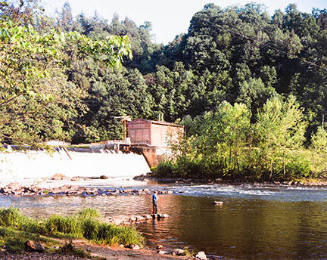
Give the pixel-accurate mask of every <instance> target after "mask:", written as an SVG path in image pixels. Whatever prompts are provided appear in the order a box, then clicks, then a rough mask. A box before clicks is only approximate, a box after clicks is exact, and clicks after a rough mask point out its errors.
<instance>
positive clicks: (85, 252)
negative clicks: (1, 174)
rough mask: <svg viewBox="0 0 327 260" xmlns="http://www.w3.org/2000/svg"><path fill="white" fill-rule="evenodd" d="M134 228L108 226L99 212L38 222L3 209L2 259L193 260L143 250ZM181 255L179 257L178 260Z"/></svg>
mask: <svg viewBox="0 0 327 260" xmlns="http://www.w3.org/2000/svg"><path fill="white" fill-rule="evenodd" d="M143 243H144V238H143V236H142V235H141V234H140V233H139V232H138V231H137V230H136V229H135V228H134V227H133V226H117V225H113V224H108V223H106V222H105V220H103V218H102V216H101V215H100V214H99V212H98V211H96V210H94V209H84V210H82V211H80V212H78V213H77V214H75V215H73V216H60V215H52V216H51V217H49V218H46V219H42V220H36V219H33V218H29V217H27V216H25V215H22V214H21V213H20V211H19V210H18V209H15V208H8V209H1V210H0V258H1V259H86V258H90V259H113V258H114V257H119V259H128V258H129V257H133V258H136V259H174V258H182V259H183V257H184V256H185V257H191V256H192V255H191V254H190V253H189V252H188V251H187V250H184V249H175V250H170V251H165V250H164V249H163V248H162V247H161V246H159V245H158V247H157V249H158V251H154V250H149V249H146V248H145V249H144V248H143V245H144V244H143ZM178 256H180V257H178Z"/></svg>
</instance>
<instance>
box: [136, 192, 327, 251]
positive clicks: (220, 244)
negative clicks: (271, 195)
mask: <svg viewBox="0 0 327 260" xmlns="http://www.w3.org/2000/svg"><path fill="white" fill-rule="evenodd" d="M216 199H217V198H205V197H187V196H171V197H169V196H167V197H166V199H162V200H161V203H162V205H163V207H164V208H165V209H166V211H165V213H168V214H170V215H171V216H172V218H170V219H169V220H164V221H162V222H158V223H156V225H155V227H153V226H144V227H142V229H144V230H146V231H147V233H149V234H151V232H150V229H151V228H152V229H154V228H155V229H156V230H153V231H154V234H153V235H151V236H150V239H151V241H152V242H153V243H154V241H160V243H161V244H163V245H165V244H166V245H167V244H170V245H172V244H174V246H181V245H182V246H191V247H192V248H194V249H197V250H205V251H206V252H211V253H212V254H216V255H222V256H228V257H241V258H242V257H254V256H257V257H273V258H276V257H277V258H280V257H286V258H288V257H294V256H302V257H303V256H307V257H312V256H313V255H314V252H315V253H317V254H318V255H321V256H325V255H326V254H327V250H325V252H324V250H323V249H321V248H326V245H325V244H324V243H325V242H324V241H325V238H324V236H325V235H326V231H327V216H326V214H327V211H326V210H324V209H323V208H322V204H321V203H315V202H278V201H268V200H255V199H247V200H245V199H230V198H229V199H226V198H225V199H224V198H219V199H221V200H224V205H223V207H221V208H220V207H217V206H215V205H214V204H213V201H214V200H216ZM322 211H323V212H322ZM324 219H325V220H326V221H325V222H324ZM310 241H311V242H315V243H316V244H317V245H316V246H314V245H313V244H310ZM308 243H309V246H308ZM154 244H155V243H154ZM320 247H321V248H320Z"/></svg>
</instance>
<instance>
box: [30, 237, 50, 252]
mask: <svg viewBox="0 0 327 260" xmlns="http://www.w3.org/2000/svg"><path fill="white" fill-rule="evenodd" d="M25 246H26V250H27V251H36V252H44V251H45V248H44V246H43V245H42V244H41V243H40V242H36V241H33V240H28V241H26V243H25Z"/></svg>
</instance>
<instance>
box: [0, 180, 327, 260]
mask: <svg viewBox="0 0 327 260" xmlns="http://www.w3.org/2000/svg"><path fill="white" fill-rule="evenodd" d="M135 188H140V189H141V188H144V187H135ZM148 188H150V189H169V190H173V191H174V192H175V195H162V196H159V210H160V211H161V212H163V213H167V214H169V215H170V216H171V217H170V218H169V219H164V220H161V221H155V222H152V221H151V222H147V223H144V224H139V225H138V226H137V228H138V229H139V230H140V231H142V232H143V233H144V235H145V236H146V238H147V243H148V246H153V247H154V246H155V245H157V244H161V245H164V246H165V247H168V248H176V247H184V246H188V247H190V248H191V249H193V250H195V251H198V250H204V251H205V252H206V253H208V254H209V255H215V256H220V257H223V258H253V259H265V258H266V259H272V258H273V259H276V258H278V259H279V258H288V259H289V258H303V259H309V258H326V257H327V203H326V198H327V189H326V188H300V187H278V186H252V185H241V186H232V185H196V186H176V185H175V186H149V187H148ZM180 192H183V193H180ZM215 200H219V201H223V202H224V204H223V206H222V207H218V206H216V205H214V201H215ZM0 206H1V207H9V206H13V207H19V208H21V209H22V211H23V212H25V213H26V214H28V215H30V216H34V217H39V216H49V215H51V214H53V213H60V214H73V213H74V212H76V211H78V210H80V209H81V208H86V207H92V208H97V209H98V210H99V211H100V212H101V213H102V214H104V215H105V216H109V215H110V216H112V215H137V214H148V213H150V212H151V208H152V205H151V196H118V197H113V196H112V197H86V198H83V197H42V198H40V197H39V198H38V197H34V198H1V199H0Z"/></svg>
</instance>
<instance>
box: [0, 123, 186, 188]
mask: <svg viewBox="0 0 327 260" xmlns="http://www.w3.org/2000/svg"><path fill="white" fill-rule="evenodd" d="M123 126H124V127H123V129H124V130H123V132H124V133H123V134H124V135H123V140H111V141H106V142H102V143H97V144H84V145H70V144H65V143H63V142H60V141H59V142H56V141H55V142H53V143H51V142H48V143H47V145H50V146H51V147H52V149H50V151H46V150H40V149H39V150H33V149H31V148H29V147H28V146H25V147H24V146H22V147H17V146H10V145H6V146H4V148H7V149H5V151H4V152H1V153H0V174H1V175H0V176H1V178H0V186H4V185H7V184H9V183H13V182H16V183H20V184H23V185H32V184H38V183H42V182H44V181H45V180H46V179H49V178H51V176H55V175H61V176H65V177H67V178H72V177H82V178H99V177H100V176H105V178H108V179H110V180H111V181H113V180H116V181H117V183H122V179H124V178H125V179H132V178H134V177H136V176H139V175H144V174H146V173H149V172H150V171H151V170H150V168H152V167H155V166H157V165H158V163H159V162H160V161H162V160H164V159H165V158H167V157H169V156H170V155H171V147H170V146H171V144H173V143H177V142H178V138H179V137H180V136H182V135H183V134H184V127H183V126H182V125H178V124H173V123H168V122H164V121H152V120H145V119H136V120H134V121H128V122H127V121H126V117H123ZM127 132H128V134H127ZM49 143H50V144H49ZM118 180H119V181H118ZM66 183H67V179H66Z"/></svg>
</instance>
